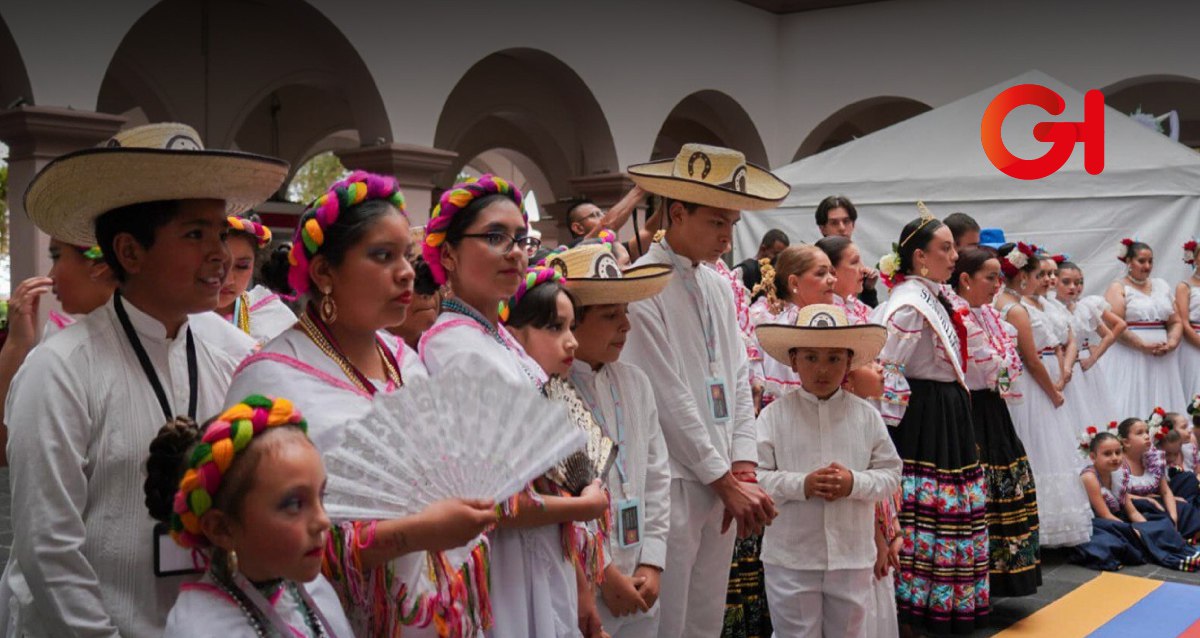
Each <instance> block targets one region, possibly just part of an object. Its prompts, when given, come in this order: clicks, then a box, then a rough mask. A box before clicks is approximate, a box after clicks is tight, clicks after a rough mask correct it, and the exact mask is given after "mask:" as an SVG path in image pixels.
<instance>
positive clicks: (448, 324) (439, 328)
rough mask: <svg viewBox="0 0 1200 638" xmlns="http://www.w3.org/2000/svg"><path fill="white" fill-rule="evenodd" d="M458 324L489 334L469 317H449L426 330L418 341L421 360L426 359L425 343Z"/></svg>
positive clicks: (418, 354) (418, 352)
mask: <svg viewBox="0 0 1200 638" xmlns="http://www.w3.org/2000/svg"><path fill="white" fill-rule="evenodd" d="M458 326H465V327H468V328H474V329H475V330H478V331H479V332H482V333H484V334H487V332H486V331H484V329H483V328H482V327H481V326H480V325H479V324H477V323H475V322H474V321H471V320H470V319H467V318H462V319H447V320H446V321H444V322H442V323H439V324H437V325H435V326H433V327H432V328H430V329H429V330H426V331H425V334H423V335H421V340H420V341H418V342H417V356H419V357H421V360H422V361H424V360H425V344H426V343H427V342H428V341H429V340H431V339H433V338H434V337H436V336H438V335H440V334H442V333H443V332H445V331H447V330H449V329H451V328H455V327H458ZM488 336H491V335H488Z"/></svg>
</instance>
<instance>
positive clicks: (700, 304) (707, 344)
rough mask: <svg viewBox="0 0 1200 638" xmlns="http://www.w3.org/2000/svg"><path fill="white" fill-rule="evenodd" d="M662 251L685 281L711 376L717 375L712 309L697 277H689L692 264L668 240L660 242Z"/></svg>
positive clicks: (715, 338)
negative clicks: (702, 335)
mask: <svg viewBox="0 0 1200 638" xmlns="http://www.w3.org/2000/svg"><path fill="white" fill-rule="evenodd" d="M659 245H660V246H662V249H663V250H665V251H666V252H667V256H669V257H670V258H671V262H672V263H673V264H674V265H675V270H676V271H677V272H679V273H681V275H680V277H679V279H681V280H683V287H684V288H685V289H686V290H687V292H688V296H689V297H691V298H692V307H693V308H695V309H696V313H697V314H698V315H699V317H700V328H701V329H703V330H704V349H705V350H707V351H708V368H709V374H712V375H716V374H717V334H716V329H715V327H714V326H713V323H714V322H713V316H712V308H710V307H709V305H708V300H707V299H705V298H704V293H703V291H701V290H700V284H699V283H697V281H696V279H697V276H696V274H695V273H691V274H692V276H690V277H689V276H688V274H689V273H688V269H689V268H690V267H691V264H690V263H688V262H687V260H685V259H684V258H683V257H680V256H679V255H677V254H676V253H675V251H673V250H671V247H670V246H669V245H667V242H666V240H665V239H664V240H663V241H661V242H659ZM703 267H704V266H696V267H695V268H694V269H693V270H698V269H700V268H703Z"/></svg>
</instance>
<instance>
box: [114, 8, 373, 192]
mask: <svg viewBox="0 0 1200 638" xmlns="http://www.w3.org/2000/svg"><path fill="white" fill-rule="evenodd" d="M97 110H98V111H101V112H106V113H117V114H126V113H134V112H136V111H137V110H140V111H141V112H142V113H144V116H145V118H146V119H148V120H149V121H162V120H176V121H182V122H185V123H187V124H190V125H192V126H193V127H195V128H196V129H197V130H198V131H199V132H200V134H201V136H202V137H203V138H204V140H205V143H206V144H207V145H208V146H210V147H213V148H237V149H240V150H245V151H250V152H256V153H263V154H268V155H276V156H279V157H282V158H283V159H285V160H288V161H289V162H291V163H292V170H293V171H294V170H295V169H296V168H297V167H298V166H299V165H300V164H301V163H302V161H303V160H304V159H306V158H307V157H310V156H311V155H312V154H313V153H314V149H320V150H329V149H330V148H340V147H342V146H344V145H346V142H345V140H346V139H347V136H346V132H347V131H349V132H351V133H352V135H353V138H354V139H353V144H354V145H357V144H360V143H367V144H374V143H376V142H383V143H387V142H390V141H391V136H392V133H391V130H392V129H391V125H390V123H389V121H388V115H387V111H386V109H385V108H384V104H383V100H382V98H381V97H380V95H379V91H378V89H377V87H376V85H375V81H374V79H373V77H372V76H371V74H370V72H369V70H368V69H367V67H366V65H365V63H364V62H363V60H362V58H361V57H360V56H359V54H358V52H357V51H356V50H355V47H354V45H353V43H351V42H350V41H349V40H348V39H347V38H346V37H345V35H344V34H342V32H341V31H339V30H338V28H337V26H336V25H335V24H334V23H333V22H331V21H330V20H329V19H328V18H326V17H325V16H324V15H323V14H322V13H321V12H319V11H317V10H316V9H315V8H313V7H312V6H310V5H309V4H308V3H307V2H304V1H303V0H257V1H256V2H240V1H237V0H209V1H208V2H204V3H197V2H191V1H189V0H162V1H161V2H159V3H158V4H156V5H154V6H153V7H152V8H151V9H150V10H149V11H147V12H146V13H145V14H143V15H142V17H141V18H140V19H138V21H137V22H136V23H135V24H134V25H133V27H132V28H131V29H130V30H129V32H128V33H127V34H126V35H125V37H124V39H123V40H122V41H121V44H120V46H119V47H118V48H117V51H116V53H115V54H114V55H113V59H112V60H111V62H110V63H109V67H108V70H107V72H106V74H105V77H104V81H103V82H102V83H101V87H100V94H99V97H98V99H97ZM134 119H136V118H134ZM331 138H332V141H331ZM331 145H332V146H331ZM318 152H319V151H318Z"/></svg>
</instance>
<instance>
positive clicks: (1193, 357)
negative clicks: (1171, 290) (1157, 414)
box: [1164, 286, 1200, 410]
mask: <svg viewBox="0 0 1200 638" xmlns="http://www.w3.org/2000/svg"><path fill="white" fill-rule="evenodd" d="M1189 292H1190V297H1189V298H1188V316H1187V321H1188V322H1190V323H1191V324H1192V328H1193V329H1195V330H1196V331H1198V332H1200V287H1197V286H1191V287H1190V291H1189ZM1179 376H1180V380H1181V381H1183V400H1182V402H1180V403H1173V404H1171V407H1170V408H1168V409H1174V410H1179V409H1180V406H1184V405H1187V404H1188V402H1189V400H1190V399H1191V397H1193V396H1196V395H1197V394H1200V348H1197V347H1196V346H1193V345H1192V344H1190V343H1188V342H1187V341H1184V342H1183V343H1182V344H1180V345H1179ZM1164 407H1165V406H1164Z"/></svg>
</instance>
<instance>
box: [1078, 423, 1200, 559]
mask: <svg viewBox="0 0 1200 638" xmlns="http://www.w3.org/2000/svg"><path fill="white" fill-rule="evenodd" d="M1138 422H1139V423H1141V421H1138ZM1143 425H1144V424H1143ZM1086 444H1087V446H1088V457H1089V458H1090V459H1091V462H1092V464H1091V465H1089V466H1088V467H1086V468H1084V470H1083V472H1081V473H1080V480H1081V481H1082V482H1083V487H1084V489H1085V490H1086V491H1087V495H1088V501H1089V503H1090V504H1091V506H1092V511H1093V513H1094V515H1095V518H1093V519H1092V538H1091V540H1089V541H1088V542H1086V543H1083V544H1081V545H1077V546H1075V547H1073V548H1071V550H1070V551H1071V562H1073V563H1077V564H1080V565H1083V566H1084V567H1090V568H1092V569H1099V570H1104V571H1115V570H1118V569H1120V568H1121V567H1123V566H1125V565H1141V564H1143V563H1146V562H1148V561H1149V562H1153V563H1155V564H1158V565H1162V566H1163V567H1169V568H1171V569H1178V570H1180V571H1196V569H1197V568H1198V567H1200V554H1197V553H1196V550H1195V549H1194V548H1192V547H1190V546H1188V544H1187V543H1186V542H1185V541H1184V540H1183V537H1182V536H1180V535H1179V532H1178V531H1177V530H1176V529H1175V527H1174V525H1172V524H1171V521H1170V520H1169V519H1167V518H1166V517H1158V518H1155V519H1152V520H1147V519H1146V517H1145V516H1143V515H1142V513H1141V512H1139V511H1138V508H1137V507H1136V506H1135V505H1134V503H1133V499H1132V497H1131V495H1130V492H1129V485H1130V477H1129V470H1128V467H1127V466H1126V465H1125V464H1124V461H1125V457H1124V455H1123V454H1122V450H1121V447H1122V446H1121V440H1120V439H1118V438H1117V437H1116V436H1115V435H1114V434H1113V433H1112V432H1111V431H1107V432H1099V433H1096V434H1094V435H1093V436H1092V438H1091V439H1090V440H1089V441H1086Z"/></svg>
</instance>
